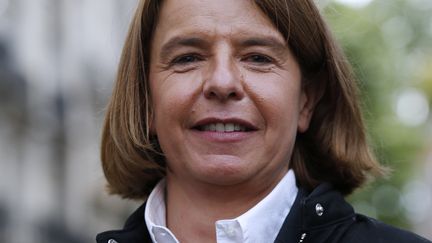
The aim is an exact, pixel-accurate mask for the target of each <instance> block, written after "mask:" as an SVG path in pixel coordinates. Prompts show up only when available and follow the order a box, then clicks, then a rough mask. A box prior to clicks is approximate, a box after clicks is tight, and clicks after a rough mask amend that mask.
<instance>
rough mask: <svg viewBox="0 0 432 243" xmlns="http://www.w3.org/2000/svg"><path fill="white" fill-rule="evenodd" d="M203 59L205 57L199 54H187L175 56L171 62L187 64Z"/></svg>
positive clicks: (173, 63)
mask: <svg viewBox="0 0 432 243" xmlns="http://www.w3.org/2000/svg"><path fill="white" fill-rule="evenodd" d="M202 60H203V58H202V57H200V56H199V55H197V54H186V55H181V56H178V57H176V58H174V59H173V60H172V61H171V64H172V65H187V64H190V63H195V62H199V61H202Z"/></svg>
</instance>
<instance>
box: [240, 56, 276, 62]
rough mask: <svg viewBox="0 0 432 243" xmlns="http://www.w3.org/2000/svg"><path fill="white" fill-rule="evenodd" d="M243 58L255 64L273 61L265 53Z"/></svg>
mask: <svg viewBox="0 0 432 243" xmlns="http://www.w3.org/2000/svg"><path fill="white" fill-rule="evenodd" d="M243 60H244V61H247V62H252V63H257V64H268V63H272V62H273V60H272V59H271V58H270V57H268V56H266V55H260V54H253V55H250V56H248V57H246V58H245V59H243Z"/></svg>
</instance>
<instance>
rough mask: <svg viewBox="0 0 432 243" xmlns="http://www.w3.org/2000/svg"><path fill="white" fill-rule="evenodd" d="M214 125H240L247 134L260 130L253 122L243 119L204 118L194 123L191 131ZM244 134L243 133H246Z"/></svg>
mask: <svg viewBox="0 0 432 243" xmlns="http://www.w3.org/2000/svg"><path fill="white" fill-rule="evenodd" d="M212 123H224V124H227V123H234V124H239V125H241V126H244V127H246V129H247V131H245V132H253V131H256V130H258V127H256V126H255V125H253V124H252V123H251V122H249V121H247V120H244V119H241V118H235V117H232V118H216V117H208V118H204V119H201V120H198V121H197V122H196V123H194V124H193V125H192V126H191V129H194V130H198V129H197V128H198V127H200V126H204V125H208V124H212ZM245 132H243V133H245Z"/></svg>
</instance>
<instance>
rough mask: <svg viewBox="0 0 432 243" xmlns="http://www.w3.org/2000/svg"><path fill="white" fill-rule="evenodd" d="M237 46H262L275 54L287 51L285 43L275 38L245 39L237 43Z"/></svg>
mask: <svg viewBox="0 0 432 243" xmlns="http://www.w3.org/2000/svg"><path fill="white" fill-rule="evenodd" d="M237 45H239V46H241V47H253V46H263V47H269V48H271V49H272V50H273V51H275V52H283V51H284V50H287V49H288V47H287V44H286V43H285V42H281V41H280V40H278V39H277V38H275V37H272V36H265V37H251V38H246V39H241V40H240V41H238V42H237Z"/></svg>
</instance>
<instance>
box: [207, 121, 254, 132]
mask: <svg viewBox="0 0 432 243" xmlns="http://www.w3.org/2000/svg"><path fill="white" fill-rule="evenodd" d="M202 129H203V131H211V132H237V131H241V132H244V131H246V127H244V126H242V125H240V124H234V123H226V124H224V123H212V124H207V125H204V126H203V127H202Z"/></svg>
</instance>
